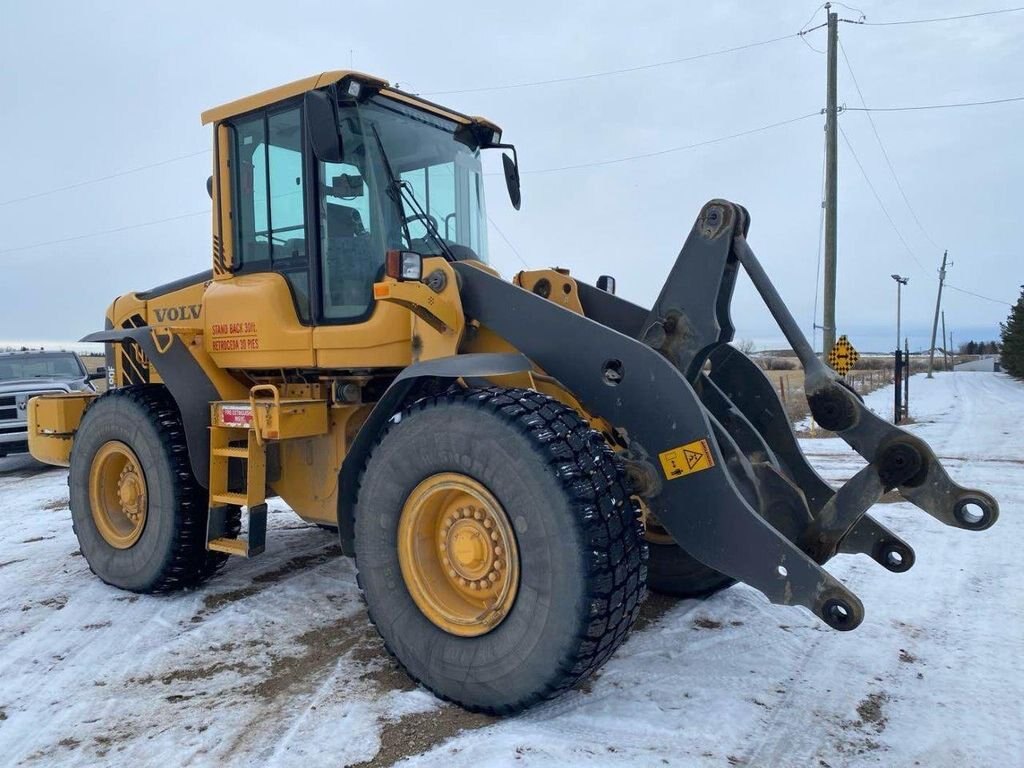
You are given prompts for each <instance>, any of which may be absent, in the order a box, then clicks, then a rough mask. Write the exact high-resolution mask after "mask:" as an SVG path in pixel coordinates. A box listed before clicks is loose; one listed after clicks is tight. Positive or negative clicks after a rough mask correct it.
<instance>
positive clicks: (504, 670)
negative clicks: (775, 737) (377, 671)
mask: <svg viewBox="0 0 1024 768" xmlns="http://www.w3.org/2000/svg"><path fill="white" fill-rule="evenodd" d="M203 122H204V123H206V124H212V126H213V137H214V144H213V150H214V167H213V176H212V178H211V179H210V181H209V184H208V186H209V191H210V194H211V197H212V201H213V205H212V209H213V227H212V229H213V241H212V257H213V258H212V261H213V265H212V270H210V271H208V272H204V273H202V274H198V275H193V276H191V277H187V278H184V279H182V280H179V281H177V282H174V283H170V284H168V285H163V286H160V287H158V288H155V289H153V290H150V291H145V292H141V293H129V294H126V295H124V296H120V297H119V298H117V299H116V300H115V301H114V303H113V304H111V305H110V307H109V309H108V310H107V316H106V321H107V322H106V329H105V330H104V331H102V332H98V333H94V334H92V335H90V336H87V337H86V338H85V339H84V341H93V342H103V343H104V344H106V350H107V358H108V360H107V362H108V370H109V375H110V381H109V383H110V388H109V391H108V392H106V393H104V394H102V395H98V396H97V395H96V394H94V393H85V392H82V393H77V392H76V393H69V394H59V395H47V396H42V397H37V398H35V399H33V400H32V401H31V402H30V406H29V410H30V446H31V451H32V454H33V455H34V456H35V457H36V458H37V459H40V460H42V461H45V462H49V463H51V464H56V465H61V466H68V467H69V468H70V469H69V485H70V493H71V513H72V518H73V521H74V527H75V531H76V533H77V536H78V539H79V542H80V543H81V550H82V554H83V555H84V556H85V558H86V560H87V561H88V563H89V565H90V567H91V568H92V570H93V571H94V572H95V573H96V575H98V576H99V577H100V578H101V579H103V580H104V581H105V582H107V583H108V584H112V585H114V586H117V587H120V588H122V589H127V590H132V591H135V592H166V591H171V590H175V589H180V588H183V587H191V586H195V585H197V584H200V583H201V582H203V581H204V580H205V579H207V578H209V577H210V576H211V575H213V574H214V572H215V571H216V570H217V569H218V568H219V567H220V566H221V565H222V564H223V563H224V562H225V560H226V559H228V558H229V557H230V556H232V555H236V556H241V557H253V556H256V555H258V554H259V553H260V552H262V551H263V549H264V546H265V541H266V535H267V498H268V497H270V496H279V497H281V498H282V499H283V500H284V501H285V502H286V503H287V504H288V505H289V506H290V507H291V508H292V509H293V510H294V511H295V512H296V514H298V515H299V516H300V517H301V518H303V519H304V520H307V521H309V522H311V523H316V524H319V525H323V526H330V527H336V528H337V531H338V536H339V537H340V541H341V546H342V548H343V550H344V552H345V553H346V554H348V555H352V556H354V557H355V561H356V567H357V571H358V581H359V586H360V588H361V590H362V593H363V595H364V596H365V600H366V604H367V608H368V610H369V615H370V618H371V620H372V621H373V622H374V623H375V624H376V626H377V628H378V630H379V631H380V634H381V635H382V637H383V639H384V642H385V644H386V645H387V648H388V649H389V650H390V651H391V652H392V653H393V654H394V655H395V657H396V658H397V659H398V661H399V662H400V663H401V664H402V665H403V666H404V668H405V669H406V670H407V671H408V673H409V675H410V676H412V677H413V678H415V679H416V680H418V681H420V682H421V683H422V684H423V685H425V686H427V687H428V688H430V689H431V690H432V691H434V692H436V693H437V694H438V695H439V696H441V697H444V698H446V699H450V700H452V701H455V702H457V703H458V704H460V705H462V706H464V707H466V708H469V709H473V710H480V711H486V712H491V713H498V714H503V713H511V712H515V711H518V710H521V709H522V708H524V707H526V706H529V705H530V704H532V703H534V702H536V701H538V700H540V699H543V698H547V697H551V696H554V695H557V694H558V693H560V692H561V691H564V690H566V689H567V688H569V687H571V686H572V685H574V684H575V683H576V682H578V681H579V680H581V679H582V678H584V677H586V676H587V675H589V674H590V673H592V672H593V671H594V670H596V669H597V668H598V667H600V666H601V664H603V663H604V662H605V661H606V660H607V659H608V657H609V656H611V655H612V654H613V653H614V652H615V650H616V648H617V647H618V646H619V645H620V644H621V643H622V642H623V640H624V639H625V637H626V635H627V633H628V632H629V630H630V627H631V626H632V625H633V623H634V622H635V620H636V618H637V615H638V611H639V609H640V604H641V602H642V601H643V599H644V597H645V595H646V590H647V587H648V584H650V586H651V587H652V588H656V589H659V590H663V591H667V592H671V593H674V594H678V595H689V596H694V595H702V594H708V593H710V592H714V591H715V590H718V589H721V588H723V587H725V586H727V585H729V584H731V583H733V582H734V581H743V582H746V583H747V584H750V585H751V586H753V587H755V588H756V589H758V590H760V591H761V592H762V593H764V595H765V596H766V597H767V598H768V599H769V600H770V601H772V602H773V603H778V604H782V605H791V606H803V607H804V608H806V609H808V610H810V611H811V612H812V613H814V614H815V615H816V616H817V617H819V618H820V619H821V620H822V621H823V622H825V624H827V625H828V626H830V627H833V628H835V629H839V630H849V629H853V628H855V627H856V626H857V625H858V624H860V623H861V621H862V619H863V617H864V609H863V606H862V604H861V602H860V601H859V600H858V599H857V597H856V596H855V595H854V594H853V593H852V592H851V591H850V590H849V589H847V587H846V586H844V585H843V584H841V583H839V582H838V581H837V580H836V579H835V578H833V577H832V576H830V575H829V573H828V572H827V571H826V570H824V568H823V564H825V563H826V562H827V561H828V560H829V559H830V558H831V557H833V556H834V555H836V554H837V553H860V554H864V555H867V556H868V557H870V558H873V559H874V560H875V561H877V562H878V563H879V564H880V565H881V566H882V567H883V568H886V569H888V570H890V571H893V572H901V571H906V570H908V569H909V568H910V567H911V566H912V565H913V562H914V553H913V550H912V549H911V548H910V546H909V545H907V544H906V543H905V542H904V541H902V540H901V539H900V538H899V537H898V536H897V535H896V534H894V533H893V532H892V531H890V530H888V529H887V528H885V527H884V526H883V525H881V524H880V523H878V522H877V521H876V520H875V519H874V518H872V517H871V516H870V515H869V514H867V512H868V509H869V508H870V507H871V505H872V504H873V503H875V502H876V501H878V499H879V497H880V496H881V495H882V494H883V493H885V492H887V491H890V490H892V489H895V490H897V491H898V492H899V493H900V494H901V495H902V496H903V497H904V498H906V499H907V500H909V501H911V502H913V503H914V504H916V505H918V506H919V507H921V508H922V509H923V510H924V511H926V512H928V513H929V514H931V515H933V516H934V517H936V518H938V519H939V520H941V521H942V522H944V523H946V524H948V525H951V526H954V527H958V528H964V529H968V530H982V529H985V528H988V527H989V526H991V525H992V524H993V523H994V522H995V520H996V517H997V515H998V506H997V504H996V501H995V500H994V499H993V498H992V497H991V496H989V495H988V494H986V493H984V492H981V491H975V490H968V489H965V488H961V487H960V486H958V485H956V484H955V483H954V482H953V481H952V480H951V479H950V478H949V476H948V475H947V474H946V472H945V471H944V470H943V468H942V467H941V465H940V464H939V462H938V461H937V460H936V457H935V455H934V454H933V453H932V451H931V450H930V449H929V448H928V446H927V445H926V444H925V443H924V442H922V441H921V440H920V439H918V438H917V437H915V436H913V435H911V434H908V433H906V432H904V431H902V430H900V429H898V428H897V427H894V426H891V425H889V424H887V423H885V422H884V421H882V420H881V419H880V418H879V417H878V416H876V415H874V414H873V413H872V412H871V411H869V410H867V409H866V408H865V407H864V405H863V403H862V402H861V400H860V399H859V398H858V396H857V395H856V394H855V393H854V392H853V391H851V390H850V389H849V388H848V387H847V386H846V385H845V384H844V383H843V382H842V380H840V379H839V378H838V377H837V376H836V374H834V373H833V372H832V371H831V370H830V369H828V368H826V367H825V366H824V365H823V364H822V362H821V361H820V360H819V359H818V358H817V357H816V356H815V355H814V353H813V352H812V350H811V348H810V347H809V345H808V343H807V341H806V339H805V338H804V337H803V336H802V335H801V333H800V331H799V329H798V328H797V326H796V324H795V322H794V321H793V318H792V317H791V315H790V314H789V312H788V310H787V309H786V306H785V304H784V303H783V301H782V300H781V298H780V297H779V295H778V293H777V292H776V290H775V288H774V287H773V286H772V283H771V282H770V280H769V279H768V277H767V275H766V273H765V271H764V270H763V269H762V267H761V265H760V264H759V262H758V260H757V258H756V257H755V256H754V254H753V252H752V251H751V249H750V247H749V246H748V244H747V234H748V228H749V224H750V220H749V217H748V215H747V212H746V210H744V209H743V208H742V207H741V206H739V205H736V204H734V203H730V202H728V201H725V200H713V201H711V202H709V203H708V204H707V205H705V206H704V208H703V209H702V210H701V211H700V213H699V215H698V217H697V220H696V223H695V224H694V226H693V228H692V229H691V230H690V232H689V234H688V236H687V238H686V241H685V244H684V245H683V248H682V250H681V252H680V253H679V256H678V257H677V259H676V261H675V264H674V265H673V266H672V267H671V269H670V270H669V272H668V277H667V279H666V282H665V285H664V287H663V288H662V290H661V293H660V294H659V296H658V298H657V300H656V301H655V302H654V304H653V306H652V307H650V308H646V307H641V306H637V305H635V304H633V303H630V302H628V301H624V300H623V299H621V298H619V297H617V296H616V295H615V290H614V288H615V286H614V279H613V278H612V277H611V276H602V277H600V278H599V279H598V280H597V281H596V284H595V285H589V284H587V283H585V282H583V281H581V280H579V279H577V278H576V277H573V276H571V275H570V274H569V272H568V271H567V270H564V269H557V268H554V269H538V270H528V271H524V272H520V273H519V274H518V275H516V276H515V277H514V278H513V280H512V281H511V282H507V281H505V280H503V279H501V277H500V276H499V275H498V274H497V272H496V271H495V270H494V269H493V268H491V267H490V266H488V263H487V216H486V213H485V207H484V197H483V186H484V185H483V178H482V171H481V163H480V155H481V152H485V151H487V150H489V149H494V148H498V149H502V148H503V149H507V150H509V152H508V153H506V154H503V164H504V169H505V178H506V182H507V186H508V190H509V194H510V197H511V200H512V204H513V205H514V206H515V207H516V208H518V207H519V202H520V189H519V167H518V159H517V157H516V152H515V148H514V147H512V146H511V145H507V144H502V143H501V142H502V137H501V131H500V129H499V128H498V127H497V126H496V125H495V124H493V123H491V122H489V121H487V120H485V119H483V118H480V117H471V116H467V115H463V114H460V113H458V112H456V111H454V110H451V109H448V108H445V107H442V106H439V105H437V104H433V103H431V102H428V101H425V100H423V99H422V98H419V97H417V96H414V95H410V94H408V93H404V92H402V91H400V90H398V89H396V88H392V87H390V86H389V85H388V83H387V82H385V81H383V80H380V79H378V78H375V77H371V76H368V75H364V74H361V73H358V72H348V71H339V72H327V73H324V74H321V75H318V76H315V77H310V78H308V79H305V80H300V81H298V82H294V83H290V84H288V85H284V86H281V87H278V88H275V89H272V90H269V91H266V92H263V93H259V94H256V95H255V96H250V97H248V98H245V99H241V100H239V101H235V102H232V103H230V104H226V105H224V106H221V107H217V108H215V109H212V110H209V111H208V112H206V113H204V114H203ZM741 267H742V268H743V269H744V270H745V271H746V272H747V274H748V275H749V276H750V278H751V279H752V281H753V283H754V285H755V286H756V288H757V290H758V292H759V293H760V295H761V297H762V298H763V299H764V301H765V303H766V304H767V306H768V308H769V309H770V311H771V312H772V314H773V316H774V317H775V319H776V321H777V322H778V323H779V325H780V327H781V329H782V331H783V332H784V334H785V335H786V337H787V338H788V339H789V341H790V343H791V344H792V346H793V348H794V350H795V351H796V353H797V355H798V357H799V358H800V360H801V362H802V363H803V366H804V369H805V373H806V391H807V393H808V400H809V403H810V407H811V411H812V413H813V415H814V418H815V419H816V420H817V421H818V423H819V424H821V426H822V427H824V428H826V429H829V430H833V431H835V432H836V433H837V434H838V435H839V436H840V437H842V438H843V439H844V440H846V441H847V442H848V443H849V444H850V445H851V446H853V448H854V449H856V451H857V452H858V453H860V454H861V455H862V456H863V457H864V458H865V460H866V461H867V465H866V466H865V467H864V469H862V470H861V471H860V472H858V473H857V474H856V475H855V476H854V477H853V478H852V479H851V480H850V481H849V482H847V483H846V484H845V485H843V486H842V487H841V488H839V489H838V490H836V489H833V488H832V487H830V486H829V485H828V484H827V483H825V482H824V481H823V480H822V479H821V478H820V477H819V476H818V475H817V474H816V473H815V472H814V471H813V469H812V468H811V467H810V465H809V464H808V463H807V461H806V459H805V458H804V456H803V454H802V453H801V451H800V448H799V446H798V444H797V441H796V439H795V438H794V435H793V432H792V430H791V428H790V424H789V422H788V420H787V418H786V415H785V412H784V411H783V408H782V406H781V405H780V403H779V401H778V399H777V398H776V396H775V393H774V391H773V389H772V387H771V385H770V383H769V382H768V380H767V379H766V378H765V376H764V375H763V374H762V373H761V371H760V370H759V368H758V367H757V366H756V365H755V364H754V363H753V362H752V361H751V360H749V359H748V358H747V357H745V356H744V355H743V354H741V353H740V352H738V351H737V350H736V349H734V348H733V347H732V346H730V345H729V344H728V342H729V341H730V340H731V339H732V336H733V328H732V325H731V321H730V317H729V303H730V300H731V296H732V291H733V286H734V284H735V280H736V276H737V274H738V271H739V269H740V268H741ZM243 522H244V526H243ZM243 531H244V535H243Z"/></svg>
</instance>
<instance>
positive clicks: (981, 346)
mask: <svg viewBox="0 0 1024 768" xmlns="http://www.w3.org/2000/svg"><path fill="white" fill-rule="evenodd" d="M957 352H958V353H960V354H961V355H998V354H999V342H998V341H974V340H973V339H972V340H971V341H968V342H967V343H965V344H961V345H960V346H959V347H958V348H957Z"/></svg>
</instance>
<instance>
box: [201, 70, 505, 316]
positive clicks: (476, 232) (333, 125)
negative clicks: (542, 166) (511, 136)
mask: <svg viewBox="0 0 1024 768" xmlns="http://www.w3.org/2000/svg"><path fill="white" fill-rule="evenodd" d="M325 82H326V85H325ZM203 120H204V122H211V121H213V122H216V123H217V128H218V135H219V139H220V140H219V141H218V147H219V148H221V150H222V151H223V149H226V154H227V158H223V157H222V158H220V162H219V166H218V167H219V169H220V172H221V174H224V173H225V171H226V172H227V175H228V177H229V184H227V185H225V184H224V183H223V181H224V180H223V179H222V180H221V181H220V182H219V183H218V184H216V185H215V186H216V187H217V189H218V191H219V192H220V193H221V196H222V197H228V195H229V196H230V197H229V199H230V209H231V211H232V215H230V216H229V217H227V218H226V219H225V217H224V216H223V212H224V210H225V208H226V206H225V205H224V204H223V201H222V202H221V203H220V205H219V208H220V211H221V225H222V226H221V229H222V232H221V241H222V243H223V246H222V247H223V250H224V252H225V253H224V258H223V259H222V262H221V264H220V266H221V267H222V268H223V272H224V273H225V276H229V275H230V274H243V275H244V274H246V273H263V272H276V273H278V274H280V275H281V276H283V277H284V278H285V280H286V281H287V283H288V286H289V289H290V292H291V294H292V298H293V300H294V303H295V309H296V313H297V315H298V318H299V320H300V322H301V323H302V324H303V325H321V324H339V323H354V322H360V321H362V320H365V319H367V318H368V317H369V316H370V315H371V314H372V313H373V310H374V301H373V283H374V282H376V281H379V280H380V279H381V277H382V275H383V272H384V264H385V255H386V253H387V252H388V251H393V250H401V251H414V252H416V253H419V254H421V255H422V256H442V257H445V258H447V259H449V260H468V259H474V260H478V261H481V262H484V263H486V262H487V218H486V209H485V206H484V189H483V186H484V185H483V174H482V170H481V164H480V150H481V149H482V148H486V147H490V146H505V145H500V144H497V142H498V141H499V140H500V136H501V133H500V129H498V128H497V126H495V125H493V124H492V123H489V122H487V121H485V120H483V119H481V118H470V117H467V116H465V115H461V114H459V113H456V112H452V111H450V110H447V109H444V108H441V107H438V106H437V105H434V104H431V103H430V102H426V101H423V100H420V99H417V98H416V97H413V96H410V95H409V94H405V93H403V92H401V91H397V90H394V89H391V88H389V87H387V83H385V82H384V81H381V80H377V79H375V78H370V77H368V76H362V75H358V74H355V73H347V72H342V73H326V74H324V75H321V76H319V77H318V78H309V79H307V80H305V81H299V82H297V83H292V84H290V85H288V86H283V87H281V88H278V89H273V90H272V91H268V92H265V93H263V94H257V95H256V96H253V97H250V98H248V99H243V100H241V101H239V102H234V103H232V104H228V105H225V106H223V107H219V108H217V109H214V110H210V111H209V112H207V113H204V115H203ZM335 140H336V144H335ZM225 161H226V162H225ZM506 165H508V162H506ZM514 165H515V164H514V163H513V167H514ZM516 182H517V183H518V174H516ZM510 189H511V187H510ZM225 193H227V194H225ZM516 193H517V194H518V190H516ZM513 199H515V196H514V198H513ZM225 224H227V225H228V226H229V227H230V233H225V232H224V231H223V229H224V225H225ZM224 235H227V236H224ZM216 262H217V259H216V258H215V270H214V271H215V274H216V273H217V271H218V270H217V266H218V265H217V263H216Z"/></svg>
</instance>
